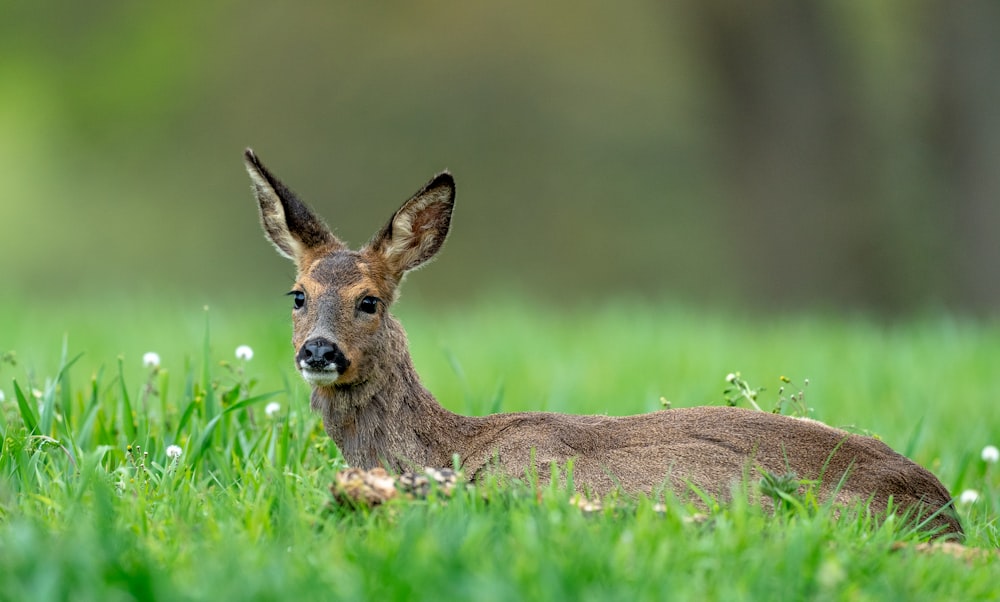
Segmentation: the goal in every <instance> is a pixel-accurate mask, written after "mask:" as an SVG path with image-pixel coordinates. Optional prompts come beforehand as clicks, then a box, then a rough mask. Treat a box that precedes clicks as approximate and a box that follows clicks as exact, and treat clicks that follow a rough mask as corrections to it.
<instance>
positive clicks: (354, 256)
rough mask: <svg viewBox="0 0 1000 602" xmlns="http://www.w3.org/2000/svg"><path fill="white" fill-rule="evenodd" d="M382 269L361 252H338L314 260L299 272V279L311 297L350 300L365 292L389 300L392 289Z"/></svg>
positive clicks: (363, 294)
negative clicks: (331, 297) (333, 297)
mask: <svg viewBox="0 0 1000 602" xmlns="http://www.w3.org/2000/svg"><path fill="white" fill-rule="evenodd" d="M384 272H385V270H384V269H383V268H382V267H381V266H380V265H378V264H377V263H373V262H372V261H371V260H370V259H368V258H366V257H365V256H364V255H362V254H361V253H358V252H355V251H338V252H334V253H330V254H327V255H324V256H322V257H320V258H318V259H316V260H315V261H314V262H313V263H312V264H311V265H309V266H308V267H307V268H306V269H305V270H304V271H303V272H302V274H301V275H300V278H299V280H300V282H301V284H302V286H303V287H305V289H306V292H307V293H309V294H310V295H312V296H317V297H318V296H329V295H336V296H337V297H339V298H340V299H343V300H345V301H352V300H354V299H357V298H359V297H362V296H365V295H374V296H377V297H383V298H386V299H388V297H389V296H390V295H391V291H392V288H393V285H392V283H390V282H387V278H386V276H385V274H384Z"/></svg>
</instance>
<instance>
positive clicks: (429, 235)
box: [385, 190, 449, 270]
mask: <svg viewBox="0 0 1000 602" xmlns="http://www.w3.org/2000/svg"><path fill="white" fill-rule="evenodd" d="M448 200H449V197H448V192H447V191H444V190H431V191H428V192H427V193H425V194H424V195H422V196H420V197H419V198H416V199H413V200H411V201H410V202H409V204H407V206H406V207H404V208H403V210H402V211H400V212H399V213H397V214H396V217H395V218H394V219H393V220H392V240H391V242H390V243H389V245H388V247H387V248H386V250H385V253H386V255H388V256H390V257H395V258H396V260H397V263H398V265H400V266H401V267H402V268H403V270H410V269H413V268H416V267H417V266H419V265H420V264H421V263H423V262H424V261H425V260H426V259H427V256H428V255H429V254H428V253H427V250H428V249H430V248H433V247H434V246H435V244H436V242H437V233H436V232H435V230H434V223H433V222H431V221H428V220H425V225H424V226H423V228H422V230H421V231H420V232H414V231H413V222H414V217H415V216H417V215H419V214H420V213H422V212H423V211H425V210H426V209H427V208H428V207H430V206H431V205H433V204H434V203H439V202H448Z"/></svg>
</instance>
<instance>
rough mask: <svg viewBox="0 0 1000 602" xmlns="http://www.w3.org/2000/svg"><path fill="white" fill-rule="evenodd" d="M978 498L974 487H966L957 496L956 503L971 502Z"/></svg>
mask: <svg viewBox="0 0 1000 602" xmlns="http://www.w3.org/2000/svg"><path fill="white" fill-rule="evenodd" d="M978 499H979V492H978V491H976V490H975V489H966V490H965V491H963V492H962V495H960V496H958V503H960V504H972V503H975V501H976V500H978Z"/></svg>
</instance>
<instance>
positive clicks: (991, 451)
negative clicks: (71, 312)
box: [0, 397, 1000, 464]
mask: <svg viewBox="0 0 1000 602" xmlns="http://www.w3.org/2000/svg"><path fill="white" fill-rule="evenodd" d="M2 400H3V398H2V397H0V401H2ZM982 457H983V462H989V463H990V464H996V463H997V460H1000V449H997V446H996V445H987V446H986V447H984V448H983V453H982Z"/></svg>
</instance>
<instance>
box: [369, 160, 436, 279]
mask: <svg viewBox="0 0 1000 602" xmlns="http://www.w3.org/2000/svg"><path fill="white" fill-rule="evenodd" d="M454 206H455V180H454V178H452V177H451V174H450V173H448V172H443V173H440V174H438V175H437V176H435V177H434V179H432V180H431V181H430V182H428V183H427V185H426V186H424V187H423V188H422V189H421V190H420V192H418V193H417V194H415V195H413V197H412V198H411V199H410V200H408V201H406V202H405V203H403V206H402V207H400V208H399V210H398V211H396V213H395V214H394V215H393V216H392V219H390V220H389V223H387V224H386V225H385V227H384V228H382V230H380V231H379V232H378V233H377V234H375V236H374V237H373V238H372V240H371V242H369V243H368V245H367V250H369V251H371V252H373V253H375V254H376V255H379V256H381V257H382V259H383V260H384V261H385V262H386V264H387V265H388V267H389V269H390V271H391V272H392V273H393V275H394V276H395V277H396V278H401V277H402V276H403V274H405V273H406V272H409V271H410V270H413V269H416V268H418V267H420V266H421V265H423V264H424V263H426V262H427V261H429V260H430V259H431V258H432V257H434V255H435V254H436V253H437V252H438V251H440V250H441V246H442V245H444V240H445V238H447V237H448V229H449V228H450V227H451V211H452V208H453V207H454Z"/></svg>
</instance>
